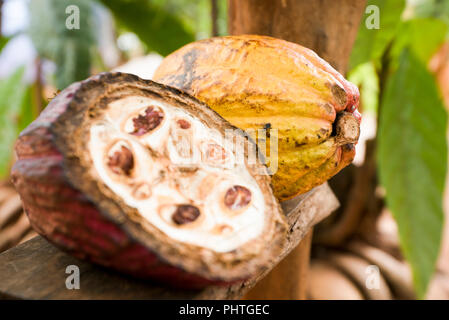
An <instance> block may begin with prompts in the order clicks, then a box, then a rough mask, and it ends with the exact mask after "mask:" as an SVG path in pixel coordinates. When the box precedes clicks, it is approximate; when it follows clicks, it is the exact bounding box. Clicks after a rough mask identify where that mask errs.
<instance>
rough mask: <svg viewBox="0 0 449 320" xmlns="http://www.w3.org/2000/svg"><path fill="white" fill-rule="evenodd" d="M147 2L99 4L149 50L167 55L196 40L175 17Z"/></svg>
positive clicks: (120, 0)
mask: <svg viewBox="0 0 449 320" xmlns="http://www.w3.org/2000/svg"><path fill="white" fill-rule="evenodd" d="M157 2H158V1H148V0H102V3H103V4H104V5H105V6H106V7H108V8H109V9H110V10H111V11H112V12H113V14H114V16H115V17H116V18H117V19H118V20H119V21H120V22H121V23H123V24H124V25H125V26H126V27H127V28H128V29H129V30H131V31H132V32H134V33H135V34H136V35H137V36H138V37H139V38H140V40H142V41H143V42H144V43H145V44H146V45H147V46H148V48H149V49H150V50H154V51H156V52H158V53H160V54H161V55H167V54H169V53H171V52H172V51H174V50H176V49H178V48H179V47H181V46H183V45H184V44H186V43H189V42H192V41H194V40H195V37H194V34H193V31H192V30H191V29H190V28H189V27H187V26H186V24H185V23H183V21H182V20H181V19H180V18H179V17H178V16H177V15H175V14H173V13H172V12H170V11H169V10H167V9H165V8H164V7H163V6H161V5H158V4H157Z"/></svg>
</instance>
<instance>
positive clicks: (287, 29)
mask: <svg viewBox="0 0 449 320" xmlns="http://www.w3.org/2000/svg"><path fill="white" fill-rule="evenodd" d="M364 9H365V1H364V0H312V1H311V0H244V1H242V0H228V10H229V15H228V17H229V18H228V19H229V21H228V28H229V33H230V34H261V35H268V36H273V37H276V38H281V39H284V40H288V41H291V42H296V43H299V44H301V45H303V46H305V47H308V48H310V49H312V50H314V51H315V52H316V53H317V54H318V55H319V56H321V57H322V58H323V59H325V60H326V61H327V62H329V63H330V64H331V65H332V66H333V67H334V68H336V69H337V70H338V71H340V72H341V73H345V71H346V68H347V65H348V60H349V56H350V54H351V49H352V46H353V44H354V41H355V38H356V36H357V30H358V26H359V23H360V19H361V17H362V14H363V12H364ZM311 235H312V231H310V232H309V234H308V236H306V237H305V238H304V240H303V241H302V242H301V244H300V245H298V247H297V248H295V249H294V250H293V251H292V252H291V253H290V255H289V256H287V257H286V258H285V260H284V261H282V262H281V263H280V264H279V265H278V266H277V267H276V268H275V269H274V270H273V271H272V272H271V273H270V274H268V275H267V276H266V277H265V278H264V279H263V280H262V281H260V283H258V285H257V286H256V287H255V288H254V289H253V290H252V291H250V292H249V293H248V295H247V298H250V299H305V298H306V288H307V284H306V280H307V271H308V264H309V255H310V246H311Z"/></svg>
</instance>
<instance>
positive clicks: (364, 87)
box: [348, 62, 379, 112]
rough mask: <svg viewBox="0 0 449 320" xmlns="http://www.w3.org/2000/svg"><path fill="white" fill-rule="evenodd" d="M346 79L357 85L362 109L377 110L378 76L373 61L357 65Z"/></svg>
mask: <svg viewBox="0 0 449 320" xmlns="http://www.w3.org/2000/svg"><path fill="white" fill-rule="evenodd" d="M348 80H349V81H351V82H352V83H354V84H355V85H357V86H358V87H359V90H360V100H361V106H362V110H363V111H371V112H377V107H378V104H379V78H378V76H377V73H376V68H375V66H374V63H373V62H366V63H363V64H360V65H358V66H357V67H356V68H354V69H353V70H352V71H351V72H350V73H349V74H348Z"/></svg>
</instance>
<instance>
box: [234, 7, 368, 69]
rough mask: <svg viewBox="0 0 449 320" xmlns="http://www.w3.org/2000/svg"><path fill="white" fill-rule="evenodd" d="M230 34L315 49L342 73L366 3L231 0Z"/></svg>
mask: <svg viewBox="0 0 449 320" xmlns="http://www.w3.org/2000/svg"><path fill="white" fill-rule="evenodd" d="M228 8H229V33H230V34H263V35H269V36H273V37H276V38H280V39H284V40H288V41H291V42H296V43H299V44H300V45H302V46H305V47H307V48H310V49H312V50H313V51H315V52H316V53H318V55H319V56H320V57H321V58H323V59H324V60H326V61H327V62H329V63H330V64H331V65H332V66H333V67H334V68H336V69H337V70H338V71H340V72H341V73H344V72H345V71H346V67H347V64H348V60H349V55H350V53H351V49H352V45H353V43H354V40H355V37H356V35H357V30H358V27H359V23H360V18H361V17H362V14H363V11H364V9H365V1H364V0H244V1H241V0H229V1H228Z"/></svg>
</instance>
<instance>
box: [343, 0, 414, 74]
mask: <svg viewBox="0 0 449 320" xmlns="http://www.w3.org/2000/svg"><path fill="white" fill-rule="evenodd" d="M366 5H367V6H369V5H376V6H377V7H378V8H379V13H380V25H379V29H368V28H367V27H366V25H365V21H366V18H367V17H368V16H369V14H367V13H365V15H364V16H363V17H362V20H361V22H360V28H359V32H358V34H357V39H356V41H355V44H354V48H353V49H352V52H351V59H350V62H349V65H350V69H352V68H354V67H356V66H357V65H359V64H362V63H365V62H368V61H372V60H378V59H380V57H381V56H382V54H383V52H384V51H385V48H386V47H387V46H388V44H389V43H390V42H391V40H392V39H393V37H394V35H395V33H396V30H397V27H398V25H399V23H400V20H401V19H400V17H401V14H402V11H403V10H404V7H405V0H368V1H367V4H366Z"/></svg>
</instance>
